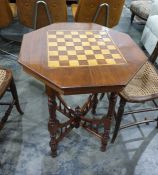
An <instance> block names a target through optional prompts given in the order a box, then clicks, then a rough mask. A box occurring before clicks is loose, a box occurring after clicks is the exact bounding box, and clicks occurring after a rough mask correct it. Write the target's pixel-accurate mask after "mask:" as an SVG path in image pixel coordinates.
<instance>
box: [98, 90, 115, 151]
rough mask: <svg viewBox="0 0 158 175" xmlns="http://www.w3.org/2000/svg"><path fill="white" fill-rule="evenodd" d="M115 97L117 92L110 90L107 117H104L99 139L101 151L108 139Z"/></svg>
mask: <svg viewBox="0 0 158 175" xmlns="http://www.w3.org/2000/svg"><path fill="white" fill-rule="evenodd" d="M116 99H117V94H116V93H114V92H112V93H111V95H110V99H109V109H108V113H107V117H106V118H105V119H104V133H103V136H102V139H101V151H103V152H104V151H105V150H106V146H107V143H108V139H109V132H110V127H111V120H112V117H113V115H114V111H115V104H116Z"/></svg>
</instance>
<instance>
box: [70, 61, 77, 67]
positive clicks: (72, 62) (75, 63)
mask: <svg viewBox="0 0 158 175" xmlns="http://www.w3.org/2000/svg"><path fill="white" fill-rule="evenodd" d="M69 65H70V66H79V62H78V61H77V60H69Z"/></svg>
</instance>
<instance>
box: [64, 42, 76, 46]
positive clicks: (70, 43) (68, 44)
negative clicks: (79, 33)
mask: <svg viewBox="0 0 158 175" xmlns="http://www.w3.org/2000/svg"><path fill="white" fill-rule="evenodd" d="M65 45H66V46H74V43H73V42H66V43H65Z"/></svg>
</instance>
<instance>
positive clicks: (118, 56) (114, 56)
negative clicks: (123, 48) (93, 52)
mask: <svg viewBox="0 0 158 175" xmlns="http://www.w3.org/2000/svg"><path fill="white" fill-rule="evenodd" d="M112 57H113V58H114V59H121V55H120V54H112Z"/></svg>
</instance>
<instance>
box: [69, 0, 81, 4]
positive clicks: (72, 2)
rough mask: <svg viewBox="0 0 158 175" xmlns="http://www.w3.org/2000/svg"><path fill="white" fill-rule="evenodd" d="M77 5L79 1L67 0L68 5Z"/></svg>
mask: <svg viewBox="0 0 158 175" xmlns="http://www.w3.org/2000/svg"><path fill="white" fill-rule="evenodd" d="M77 3H78V0H66V4H67V5H71V4H77Z"/></svg>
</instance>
